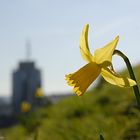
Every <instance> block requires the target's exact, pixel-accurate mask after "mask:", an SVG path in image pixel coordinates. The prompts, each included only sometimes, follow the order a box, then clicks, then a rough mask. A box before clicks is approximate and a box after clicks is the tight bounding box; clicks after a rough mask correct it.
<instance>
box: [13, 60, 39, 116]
mask: <svg viewBox="0 0 140 140" xmlns="http://www.w3.org/2000/svg"><path fill="white" fill-rule="evenodd" d="M39 87H41V73H40V71H39V70H38V69H37V68H36V67H35V64H34V62H21V63H20V64H19V68H18V69H17V70H16V71H14V73H13V111H14V113H16V114H19V113H20V112H21V103H22V102H24V101H26V102H29V103H30V104H31V105H32V106H34V103H35V93H36V90H37V88H39Z"/></svg>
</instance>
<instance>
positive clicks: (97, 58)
mask: <svg viewBox="0 0 140 140" xmlns="http://www.w3.org/2000/svg"><path fill="white" fill-rule="evenodd" d="M88 29H89V25H88V24H87V25H85V26H84V29H83V31H82V33H81V37H80V52H81V55H82V57H83V59H84V60H86V61H87V62H88V64H87V65H85V66H84V67H82V68H81V69H79V70H78V71H77V72H75V73H72V74H69V75H66V80H67V83H68V84H69V85H70V86H73V87H74V92H75V93H76V94H77V95H78V96H80V95H82V94H83V93H84V92H85V91H86V90H87V88H88V87H89V86H90V84H91V83H92V82H93V81H94V80H95V79H96V78H97V77H98V76H99V74H101V75H102V76H103V78H104V79H105V80H106V81H107V82H109V83H111V84H113V85H117V86H120V87H131V86H134V85H136V82H135V81H134V80H132V79H130V78H127V77H122V76H120V75H119V74H117V73H116V72H115V71H114V70H113V65H112V55H113V52H114V50H115V48H116V46H117V43H118V41H119V36H117V37H116V38H115V39H114V40H113V41H111V42H110V43H108V44H107V45H106V46H104V47H102V48H99V49H97V50H95V52H94V55H92V54H91V53H90V50H89V47H88Z"/></svg>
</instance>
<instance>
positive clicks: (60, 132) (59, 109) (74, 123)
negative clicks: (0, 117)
mask: <svg viewBox="0 0 140 140" xmlns="http://www.w3.org/2000/svg"><path fill="white" fill-rule="evenodd" d="M139 70H140V66H138V67H136V68H135V73H136V78H137V80H138V83H140V71H139ZM123 74H124V75H127V73H126V72H123ZM38 114H39V116H38V117H37V120H39V122H40V124H37V126H38V125H39V129H38V140H99V139H103V137H104V139H105V140H139V139H140V133H139V132H140V113H139V111H138V109H137V104H136V99H135V96H134V93H133V90H132V89H131V88H129V89H127V88H126V89H125V88H119V87H116V86H113V85H110V84H108V83H104V82H101V83H100V86H98V88H96V89H94V90H91V91H89V92H88V93H86V94H84V95H83V96H81V97H77V96H73V97H69V98H67V99H65V100H62V101H61V102H58V103H57V104H54V105H51V106H49V107H44V108H41V109H39V110H37V111H36V112H34V114H30V116H28V117H25V118H26V119H25V118H24V119H25V122H26V123H25V122H24V121H23V122H22V125H18V126H15V127H13V128H9V129H5V130H2V131H3V133H4V134H5V136H6V138H7V140H15V139H18V140H23V139H24V140H31V139H33V135H32V134H31V135H26V131H30V127H31V126H34V125H33V124H34V123H33V124H32V122H37V121H36V117H35V116H36V115H38ZM24 123H25V124H24ZM23 124H24V125H23ZM35 124H36V123H35ZM28 125H31V126H28ZM25 126H26V127H25ZM28 127H29V128H28ZM35 127H36V126H34V127H33V128H35ZM25 129H26V130H25ZM31 130H32V129H31ZM100 134H102V136H103V137H102V136H101V135H100ZM99 136H100V137H99Z"/></svg>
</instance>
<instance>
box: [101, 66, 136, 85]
mask: <svg viewBox="0 0 140 140" xmlns="http://www.w3.org/2000/svg"><path fill="white" fill-rule="evenodd" d="M101 75H102V76H103V78H104V79H105V80H106V81H107V82H109V83H110V84H113V85H117V86H120V87H131V86H134V85H136V82H135V81H134V80H132V79H130V78H127V77H122V76H120V75H118V74H116V72H114V71H112V70H110V69H108V68H102V69H101Z"/></svg>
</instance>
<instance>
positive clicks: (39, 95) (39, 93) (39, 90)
mask: <svg viewBox="0 0 140 140" xmlns="http://www.w3.org/2000/svg"><path fill="white" fill-rule="evenodd" d="M35 97H36V98H42V97H44V92H43V90H42V89H41V88H38V89H37V90H36V93H35Z"/></svg>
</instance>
